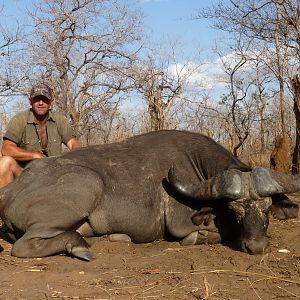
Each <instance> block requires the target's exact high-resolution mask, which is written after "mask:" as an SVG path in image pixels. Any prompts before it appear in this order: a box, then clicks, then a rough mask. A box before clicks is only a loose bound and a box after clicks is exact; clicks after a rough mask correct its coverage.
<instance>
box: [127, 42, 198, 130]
mask: <svg viewBox="0 0 300 300" xmlns="http://www.w3.org/2000/svg"><path fill="white" fill-rule="evenodd" d="M176 46H177V45H176V43H175V44H174V43H173V44H172V43H168V44H167V45H165V47H166V48H163V47H158V48H156V49H155V50H154V49H148V52H147V51H145V52H144V54H143V55H144V58H142V59H141V60H138V61H137V63H136V64H135V68H134V69H133V73H132V75H131V77H132V80H133V87H134V89H136V90H137V92H138V93H139V94H141V95H142V96H143V98H144V100H145V102H146V105H147V108H148V113H149V118H150V130H154V131H155V130H161V129H168V128H170V127H171V124H170V120H169V118H168V117H169V116H168V114H169V112H170V110H171V108H172V107H173V105H174V103H175V101H176V100H179V99H180V98H181V97H182V96H183V93H184V90H185V88H186V86H187V84H188V81H189V78H190V77H191V76H192V75H193V74H194V73H195V72H196V70H198V69H199V65H194V64H190V63H189V62H187V63H185V64H179V63H178V61H177V60H176V55H175V53H176Z"/></svg>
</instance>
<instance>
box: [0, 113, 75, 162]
mask: <svg viewBox="0 0 300 300" xmlns="http://www.w3.org/2000/svg"><path fill="white" fill-rule="evenodd" d="M46 130H47V140H48V143H47V148H46V149H45V150H46V151H47V154H48V156H56V155H60V154H61V153H62V143H63V144H65V145H67V143H68V141H69V140H70V139H71V138H73V137H75V133H74V131H73V129H72V127H71V125H70V124H69V122H68V120H67V118H66V117H65V116H63V115H62V114H60V113H57V112H52V111H50V112H49V120H48V121H47V124H46ZM3 139H8V140H11V141H13V142H15V143H16V144H17V145H18V146H19V147H20V148H23V149H26V150H29V151H33V152H42V146H41V130H40V126H39V125H38V124H37V123H36V122H35V121H34V115H33V112H32V110H31V109H27V110H25V111H23V112H20V113H18V114H17V115H15V116H14V117H13V118H12V119H11V120H10V122H9V124H8V126H7V129H6V133H5V134H4V136H3Z"/></svg>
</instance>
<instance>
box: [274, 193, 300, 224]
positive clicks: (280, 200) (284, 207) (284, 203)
mask: <svg viewBox="0 0 300 300" xmlns="http://www.w3.org/2000/svg"><path fill="white" fill-rule="evenodd" d="M298 211H299V206H298V204H297V203H294V202H293V201H291V200H290V199H289V198H288V197H287V196H286V195H285V194H278V195H274V196H272V206H271V214H272V216H273V217H274V218H276V219H279V220H285V219H293V218H297V217H298Z"/></svg>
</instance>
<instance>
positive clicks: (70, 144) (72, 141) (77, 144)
mask: <svg viewBox="0 0 300 300" xmlns="http://www.w3.org/2000/svg"><path fill="white" fill-rule="evenodd" d="M67 146H68V148H69V149H70V150H74V149H76V148H80V147H81V144H80V142H79V141H78V140H77V139H76V138H71V139H70V140H69V141H68V143H67Z"/></svg>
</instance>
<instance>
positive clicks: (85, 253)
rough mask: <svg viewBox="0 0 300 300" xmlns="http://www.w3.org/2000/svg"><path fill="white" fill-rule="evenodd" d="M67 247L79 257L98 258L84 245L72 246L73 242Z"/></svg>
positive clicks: (69, 251)
mask: <svg viewBox="0 0 300 300" xmlns="http://www.w3.org/2000/svg"><path fill="white" fill-rule="evenodd" d="M66 249H67V252H68V253H69V254H72V255H73V256H75V257H77V258H79V259H83V260H86V261H91V260H93V259H95V258H96V257H95V255H94V254H92V253H91V251H90V250H89V249H88V248H86V247H83V246H74V247H72V245H71V244H67V245H66Z"/></svg>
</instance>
